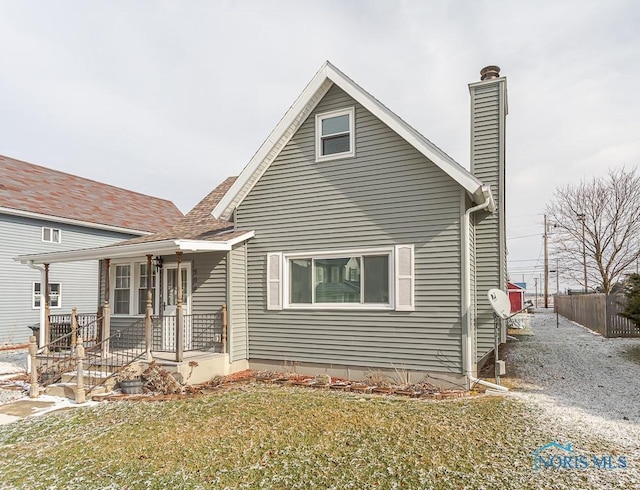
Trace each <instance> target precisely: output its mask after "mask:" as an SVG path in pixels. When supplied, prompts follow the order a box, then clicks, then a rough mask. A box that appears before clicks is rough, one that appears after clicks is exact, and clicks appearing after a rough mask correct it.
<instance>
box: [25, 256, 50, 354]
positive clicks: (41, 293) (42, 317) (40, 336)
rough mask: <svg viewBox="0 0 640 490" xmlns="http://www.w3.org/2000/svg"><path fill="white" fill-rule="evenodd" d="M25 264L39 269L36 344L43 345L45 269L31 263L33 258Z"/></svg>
mask: <svg viewBox="0 0 640 490" xmlns="http://www.w3.org/2000/svg"><path fill="white" fill-rule="evenodd" d="M27 265H28V266H29V267H31V268H32V269H35V270H37V271H40V331H39V332H38V337H39V340H38V345H44V322H45V318H44V315H45V313H46V310H45V304H44V303H45V302H44V300H43V298H45V296H44V295H43V291H44V285H45V283H46V277H45V271H44V267H38V266H36V265H33V260H29V261H27ZM44 294H46V291H45V292H44ZM29 359H31V358H29Z"/></svg>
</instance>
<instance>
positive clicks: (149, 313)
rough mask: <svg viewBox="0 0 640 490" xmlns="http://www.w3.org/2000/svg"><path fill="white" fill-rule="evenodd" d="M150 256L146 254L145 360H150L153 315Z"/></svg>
mask: <svg viewBox="0 0 640 490" xmlns="http://www.w3.org/2000/svg"><path fill="white" fill-rule="evenodd" d="M151 258H152V256H151V255H149V254H147V310H146V316H145V318H144V341H145V345H146V348H147V361H152V360H153V359H152V356H151V341H152V330H151V329H152V323H151V316H152V315H153V299H152V294H151V278H152V275H153V269H152V267H153V265H152V264H151Z"/></svg>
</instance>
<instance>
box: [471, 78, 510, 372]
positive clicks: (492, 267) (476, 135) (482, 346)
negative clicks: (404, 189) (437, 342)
mask: <svg viewBox="0 0 640 490" xmlns="http://www.w3.org/2000/svg"><path fill="white" fill-rule="evenodd" d="M469 91H470V93H471V173H473V174H474V175H475V176H476V177H477V178H478V179H480V181H481V182H482V183H483V184H487V185H490V186H491V191H492V193H493V199H494V200H495V203H496V212H495V213H493V214H489V213H486V212H482V213H476V214H475V215H474V219H475V239H476V249H475V250H476V252H475V253H476V255H475V266H476V267H475V273H476V277H475V284H476V298H477V300H478V310H477V314H476V322H477V324H476V331H477V343H476V346H477V351H476V352H477V359H478V360H482V358H483V357H485V356H486V355H487V354H488V353H489V352H491V350H492V349H493V343H494V334H493V331H494V326H493V311H492V309H491V306H490V305H489V301H488V299H487V291H488V290H489V289H491V288H500V289H502V290H503V291H505V292H506V290H507V246H506V226H505V120H506V116H507V80H506V78H505V77H501V76H500V68H499V67H498V66H493V65H492V66H487V67H485V68H483V69H482V70H481V71H480V81H479V82H475V83H471V84H469ZM502 340H503V341H506V330H505V332H503V339H502Z"/></svg>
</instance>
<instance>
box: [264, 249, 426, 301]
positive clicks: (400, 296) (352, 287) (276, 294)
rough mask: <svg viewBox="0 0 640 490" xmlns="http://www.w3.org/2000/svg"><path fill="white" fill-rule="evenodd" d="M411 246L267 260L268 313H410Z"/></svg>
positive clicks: (273, 256) (274, 256) (275, 256)
mask: <svg viewBox="0 0 640 490" xmlns="http://www.w3.org/2000/svg"><path fill="white" fill-rule="evenodd" d="M413 275H414V274H413V246H412V245H398V246H395V247H388V248H382V249H368V250H355V251H348V252H317V253H308V254H307V253H305V254H299V253H295V254H293V253H292V254H287V253H272V254H268V256H267V308H268V309H273V310H278V309H282V308H318V309H323V308H330V309H353V308H356V309H357V308H360V309H395V310H407V311H410V310H413V308H414V306H413V294H414V293H413V290H414V285H413Z"/></svg>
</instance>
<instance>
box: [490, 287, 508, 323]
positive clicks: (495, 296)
mask: <svg viewBox="0 0 640 490" xmlns="http://www.w3.org/2000/svg"><path fill="white" fill-rule="evenodd" d="M487 298H489V303H491V308H493V311H495V313H496V315H498V316H499V317H500V318H502V319H503V320H506V319H507V318H509V316H510V315H511V303H510V302H509V297H508V296H507V293H505V292H504V291H503V290H502V289H495V288H494V289H489V291H487Z"/></svg>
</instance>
